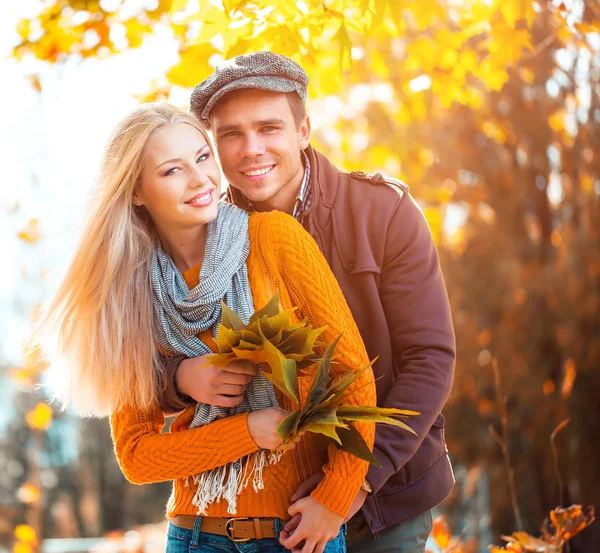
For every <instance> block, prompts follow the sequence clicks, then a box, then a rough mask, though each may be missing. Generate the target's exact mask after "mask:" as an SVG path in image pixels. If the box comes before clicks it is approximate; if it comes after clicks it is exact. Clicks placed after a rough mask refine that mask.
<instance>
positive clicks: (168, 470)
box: [110, 212, 375, 519]
mask: <svg viewBox="0 0 600 553" xmlns="http://www.w3.org/2000/svg"><path fill="white" fill-rule="evenodd" d="M249 236H250V254H249V256H248V260H247V267H248V275H249V280H250V287H251V289H252V294H253V299H254V306H255V308H260V307H262V306H264V305H265V304H266V303H267V301H268V300H269V299H270V298H271V297H272V295H273V294H274V292H275V290H279V297H280V301H281V304H282V307H283V308H284V309H289V308H291V307H292V306H296V307H298V310H297V311H296V314H297V318H298V320H301V319H303V318H305V317H306V318H307V319H308V322H309V324H311V325H313V326H314V327H322V326H326V327H327V329H326V330H325V331H324V333H323V335H322V337H321V339H322V340H323V341H325V342H328V343H331V342H332V341H333V340H334V339H335V338H336V337H337V336H338V335H339V334H340V333H342V337H341V340H340V342H339V344H338V347H337V349H336V353H337V362H336V363H332V373H333V374H334V376H335V377H339V376H340V375H342V374H343V373H345V372H346V371H348V370H350V369H359V368H363V367H365V366H367V365H368V363H369V360H368V357H367V353H366V351H365V347H364V345H363V342H362V339H361V337H360V334H359V333H358V329H357V327H356V324H355V323H354V320H353V319H352V315H351V314H350V309H349V308H348V305H347V304H346V301H345V299H344V296H343V295H342V291H341V290H340V288H339V286H338V284H337V281H336V279H335V277H334V276H333V273H332V272H331V269H330V268H329V266H328V265H327V262H326V261H325V259H324V257H323V256H322V255H321V252H320V251H319V249H318V247H317V245H316V243H315V242H314V240H313V239H312V237H311V236H310V235H309V234H308V233H307V232H306V231H305V230H304V229H303V228H302V227H301V225H300V224H299V223H298V222H297V221H296V220H295V219H293V218H292V217H290V216H289V215H286V214H284V213H280V212H269V213H253V214H251V215H250V223H249ZM199 271H200V267H195V268H192V269H190V270H189V271H187V272H186V273H185V274H184V277H185V279H186V282H187V283H188V286H190V287H193V286H195V285H196V284H197V283H198V278H199ZM199 336H200V338H201V339H202V340H204V342H205V343H206V344H207V345H209V346H210V347H211V349H213V351H214V350H216V344H215V342H214V340H213V339H212V336H211V335H210V332H204V333H202V334H201V335H199ZM198 370H202V369H198ZM311 380H312V375H308V376H306V377H300V378H299V391H300V401H301V402H304V401H305V400H306V397H307V395H308V391H309V389H310V383H311ZM349 391H350V394H349V397H348V399H347V400H346V401H347V403H351V404H354V405H375V384H374V380H373V373H372V372H371V371H370V370H368V371H365V372H364V373H363V374H362V376H361V377H360V379H359V380H358V381H357V382H355V383H354V384H353V386H352V387H351V388H350V390H349ZM277 399H278V402H279V405H280V406H281V407H282V408H284V409H287V410H290V411H293V410H295V409H297V405H292V404H291V403H290V400H288V399H287V398H286V397H284V396H283V395H282V394H280V393H279V392H277ZM193 415H194V408H193V407H189V408H188V409H186V410H185V411H184V412H182V413H181V414H180V415H179V416H178V417H177V419H175V421H174V422H173V423H172V425H171V428H170V431H169V432H165V433H161V432H162V430H163V427H164V425H165V419H164V416H163V414H162V412H161V410H160V408H159V407H158V405H157V406H156V408H155V409H154V410H152V411H150V412H144V411H141V410H136V409H134V408H126V409H122V410H120V411H118V412H116V413H114V414H113V415H112V416H111V418H110V423H111V429H112V436H113V441H114V446H115V451H116V455H117V458H118V460H119V464H120V466H121V469H122V471H123V473H124V474H125V476H126V478H127V479H128V480H129V481H130V482H133V483H135V484H145V483H150V482H161V481H164V480H174V485H173V492H172V494H171V497H170V499H169V502H168V504H167V516H168V517H169V518H171V517H174V516H176V515H179V514H187V515H193V514H197V508H196V507H195V506H194V505H193V504H192V498H193V497H194V491H195V490H194V488H193V484H190V487H188V486H186V483H185V481H186V477H188V476H193V475H196V474H199V473H201V472H203V471H206V470H210V469H212V468H215V467H218V466H222V465H224V464H226V463H229V462H232V461H235V460H237V459H239V458H241V457H243V456H245V455H248V454H250V453H253V452H255V451H257V450H258V447H257V445H256V444H255V443H254V440H253V439H252V436H251V435H250V432H249V430H248V425H247V417H248V415H247V414H243V415H235V416H232V417H228V418H226V419H221V420H217V421H215V422H212V423H210V424H207V425H205V426H203V427H200V428H194V429H189V430H188V426H189V424H190V422H191V420H192V418H193ZM356 427H357V429H358V430H359V431H360V432H361V434H362V436H363V437H364V438H365V440H366V442H367V443H368V444H369V446H371V447H372V445H373V440H374V433H375V425H374V424H373V423H361V424H356ZM367 468H368V464H367V463H366V462H365V461H361V460H360V459H358V458H356V457H354V456H352V455H349V454H347V453H345V452H342V451H341V450H339V449H337V448H335V447H334V446H333V445H327V444H325V443H324V440H323V438H322V437H321V436H320V435H315V434H312V433H306V434H305V435H304V436H303V437H302V440H301V441H300V442H299V443H298V445H297V447H296V448H295V449H294V450H292V451H289V452H287V453H285V454H284V455H283V457H282V459H281V461H280V462H279V463H277V464H275V465H270V466H268V467H266V468H265V470H264V473H263V479H264V484H265V487H264V489H263V490H261V491H259V492H258V493H257V492H255V491H254V490H253V488H252V485H249V486H248V487H247V488H246V489H245V490H244V491H242V492H241V494H240V495H239V496H238V501H237V514H236V516H252V517H279V518H282V519H286V518H289V515H288V512H287V510H288V507H289V505H290V497H291V495H292V493H293V492H294V490H295V489H296V488H297V486H298V485H299V484H300V483H301V482H303V481H304V480H305V479H306V478H308V477H309V476H310V475H311V474H313V473H315V472H317V471H319V470H321V469H322V470H323V472H324V473H325V478H324V479H323V481H322V482H321V483H320V484H319V486H318V487H317V488H316V489H315V490H314V491H313V493H312V494H311V495H312V497H313V498H314V499H315V500H316V501H318V502H319V503H321V504H322V505H324V506H325V507H327V508H328V509H330V510H332V511H334V512H336V513H338V514H339V515H341V516H346V514H347V513H348V510H349V508H350V505H351V503H352V501H353V500H354V498H355V497H356V495H357V493H358V491H359V490H360V487H361V484H362V482H363V481H364V478H365V475H366V473H367ZM207 514H208V516H214V517H227V516H231V515H229V514H228V513H227V502H226V501H224V500H223V501H221V502H219V503H214V504H212V505H210V506H209V507H208V513H207Z"/></svg>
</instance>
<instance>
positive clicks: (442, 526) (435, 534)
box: [431, 517, 452, 549]
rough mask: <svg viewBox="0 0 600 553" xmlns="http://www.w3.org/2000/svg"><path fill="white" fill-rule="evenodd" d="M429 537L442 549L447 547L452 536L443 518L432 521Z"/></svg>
mask: <svg viewBox="0 0 600 553" xmlns="http://www.w3.org/2000/svg"><path fill="white" fill-rule="evenodd" d="M431 537H432V538H433V539H434V541H435V543H437V544H438V545H439V546H440V547H441V548H442V549H446V547H448V544H449V543H450V538H451V537H452V534H451V533H450V526H448V522H446V519H445V518H444V517H438V518H436V519H435V520H434V521H433V526H432V528H431Z"/></svg>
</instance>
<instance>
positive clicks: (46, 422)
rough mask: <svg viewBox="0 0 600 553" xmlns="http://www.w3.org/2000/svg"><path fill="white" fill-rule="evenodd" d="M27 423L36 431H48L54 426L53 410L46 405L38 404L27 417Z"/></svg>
mask: <svg viewBox="0 0 600 553" xmlns="http://www.w3.org/2000/svg"><path fill="white" fill-rule="evenodd" d="M25 421H26V422H27V424H28V425H29V426H30V427H31V428H33V429H34V430H48V428H50V425H51V424H52V409H50V407H49V406H48V405H47V404H45V403H38V404H37V405H36V406H35V407H34V408H33V409H32V410H31V411H29V413H27V414H26V415H25Z"/></svg>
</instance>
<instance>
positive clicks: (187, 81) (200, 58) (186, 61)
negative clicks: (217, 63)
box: [167, 43, 216, 88]
mask: <svg viewBox="0 0 600 553" xmlns="http://www.w3.org/2000/svg"><path fill="white" fill-rule="evenodd" d="M215 53H216V50H215V49H214V47H213V46H212V45H210V44H208V43H205V44H196V45H193V46H189V47H187V48H186V49H185V50H183V51H182V52H180V54H179V55H180V58H179V63H178V64H177V65H174V66H173V67H171V69H169V71H168V73H167V79H169V82H171V83H172V84H176V85H179V86H183V87H186V88H189V87H193V86H196V85H197V84H198V83H199V82H200V81H201V80H202V79H205V78H206V77H208V76H209V75H210V74H211V73H212V71H213V68H212V67H211V66H210V65H209V59H210V58H211V57H212V56H213V55H214V54H215Z"/></svg>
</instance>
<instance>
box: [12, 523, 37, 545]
mask: <svg viewBox="0 0 600 553" xmlns="http://www.w3.org/2000/svg"><path fill="white" fill-rule="evenodd" d="M15 538H16V539H18V540H19V541H24V542H30V543H31V542H34V541H35V538H36V534H35V530H34V529H33V528H32V527H31V526H28V525H27V524H18V525H17V527H16V528H15Z"/></svg>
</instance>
